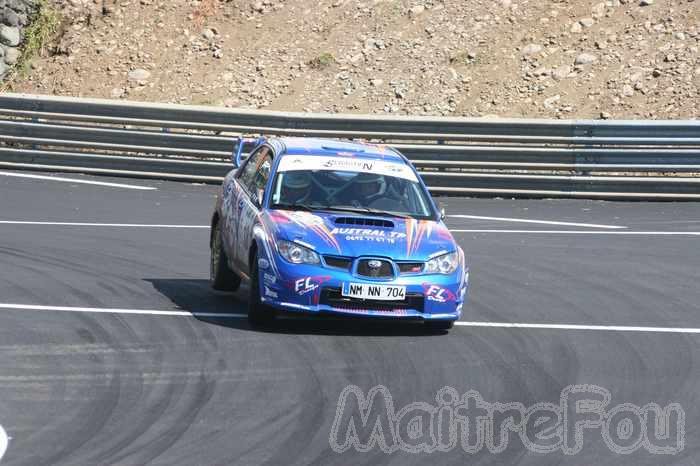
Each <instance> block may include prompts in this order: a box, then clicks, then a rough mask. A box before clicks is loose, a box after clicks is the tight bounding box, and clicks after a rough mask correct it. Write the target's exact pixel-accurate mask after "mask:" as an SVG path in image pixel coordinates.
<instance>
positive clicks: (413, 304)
mask: <svg viewBox="0 0 700 466" xmlns="http://www.w3.org/2000/svg"><path fill="white" fill-rule="evenodd" d="M319 304H324V305H326V306H330V307H334V308H336V309H352V310H366V311H395V310H404V309H413V310H416V311H418V312H423V308H424V304H425V303H424V298H423V295H422V294H421V293H406V299H405V300H403V301H374V300H371V299H359V298H348V297H346V296H343V295H342V293H341V291H340V288H332V287H325V288H323V289H322V290H321V298H320V300H319Z"/></svg>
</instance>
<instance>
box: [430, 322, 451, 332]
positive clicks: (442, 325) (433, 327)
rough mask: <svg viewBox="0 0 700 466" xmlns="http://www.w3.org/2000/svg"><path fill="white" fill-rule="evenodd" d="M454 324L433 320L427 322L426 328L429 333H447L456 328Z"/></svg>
mask: <svg viewBox="0 0 700 466" xmlns="http://www.w3.org/2000/svg"><path fill="white" fill-rule="evenodd" d="M454 324H455V323H454V321H453V320H433V321H426V322H425V327H426V328H427V329H428V331H429V332H445V331H447V330H449V329H451V328H452V327H454Z"/></svg>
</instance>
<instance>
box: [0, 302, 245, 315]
mask: <svg viewBox="0 0 700 466" xmlns="http://www.w3.org/2000/svg"><path fill="white" fill-rule="evenodd" d="M0 309H17V310H27V311H60V312H94V313H98V314H137V315H154V316H174V317H192V316H194V317H235V318H242V317H248V314H239V313H231V312H188V311H161V310H157V309H119V308H109V307H74V306H38V305H34V304H0Z"/></svg>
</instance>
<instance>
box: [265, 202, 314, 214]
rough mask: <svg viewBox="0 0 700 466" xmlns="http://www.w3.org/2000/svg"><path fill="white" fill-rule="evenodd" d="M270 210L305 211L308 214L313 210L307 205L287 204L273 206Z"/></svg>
mask: <svg viewBox="0 0 700 466" xmlns="http://www.w3.org/2000/svg"><path fill="white" fill-rule="evenodd" d="M270 209H281V210H305V211H307V212H311V211H312V210H313V209H312V208H311V207H309V206H307V205H306V204H287V203H280V204H272V205H271V206H270Z"/></svg>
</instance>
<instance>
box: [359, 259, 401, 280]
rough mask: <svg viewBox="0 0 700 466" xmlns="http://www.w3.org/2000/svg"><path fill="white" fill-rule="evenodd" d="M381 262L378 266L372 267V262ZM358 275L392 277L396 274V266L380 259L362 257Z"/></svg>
mask: <svg viewBox="0 0 700 466" xmlns="http://www.w3.org/2000/svg"><path fill="white" fill-rule="evenodd" d="M375 261H376V262H379V263H380V265H379V267H378V268H373V267H370V266H369V264H370V262H375ZM357 275H362V276H363V277H371V278H391V277H393V276H394V268H393V267H392V266H391V262H389V261H385V260H380V259H361V260H360V261H359V262H358V263H357Z"/></svg>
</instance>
